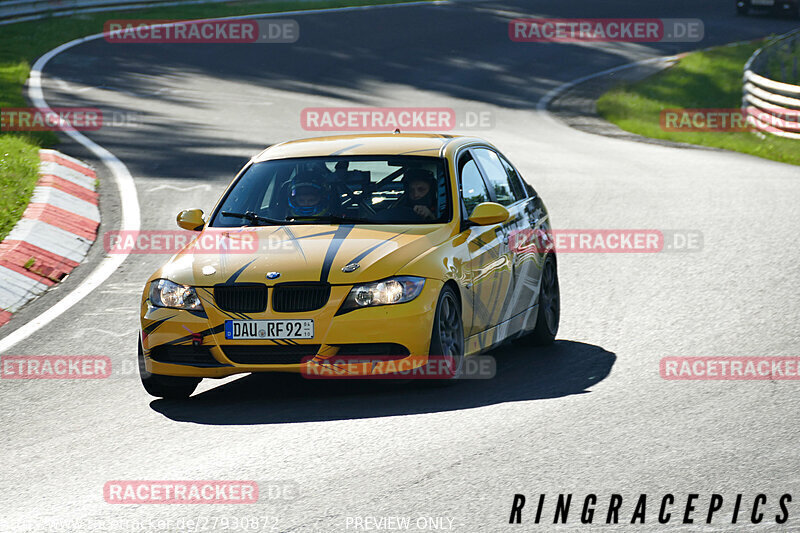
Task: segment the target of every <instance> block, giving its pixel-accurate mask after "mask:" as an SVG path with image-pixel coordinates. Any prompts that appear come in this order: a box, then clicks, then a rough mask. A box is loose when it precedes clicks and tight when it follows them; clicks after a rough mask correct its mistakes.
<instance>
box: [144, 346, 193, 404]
mask: <svg viewBox="0 0 800 533" xmlns="http://www.w3.org/2000/svg"><path fill="white" fill-rule="evenodd" d="M138 358H139V377H140V378H141V380H142V386H143V387H144V390H146V391H147V393H148V394H150V395H151V396H155V397H157V398H166V399H170V400H183V399H186V398H188V397H189V396H191V395H192V393H193V392H194V390H195V389H196V388H197V385H198V384H199V383H200V381H201V379H202V378H186V377H180V376H162V375H161V374H152V373H150V372H148V371H147V368H145V364H144V351H143V350H142V340H141V339H139V357H138Z"/></svg>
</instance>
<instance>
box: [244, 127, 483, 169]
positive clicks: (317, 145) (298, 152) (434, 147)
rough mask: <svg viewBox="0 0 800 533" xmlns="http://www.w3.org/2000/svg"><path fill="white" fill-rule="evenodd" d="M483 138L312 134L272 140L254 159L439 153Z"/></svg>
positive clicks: (388, 134)
mask: <svg viewBox="0 0 800 533" xmlns="http://www.w3.org/2000/svg"><path fill="white" fill-rule="evenodd" d="M476 141H479V142H485V141H481V140H480V139H476V138H474V137H465V136H461V135H447V134H439V133H377V134H369V135H364V134H360V135H337V136H332V137H315V138H311V139H300V140H296V141H287V142H283V143H280V144H275V145H272V146H270V147H269V148H267V149H266V150H264V151H262V152H261V153H259V154H258V155H257V156H255V157H254V158H253V162H259V161H268V160H271V159H288V158H294V157H324V156H337V155H341V156H349V155H415V156H428V157H442V156H443V155H444V149H445V147H447V146H448V145H452V144H458V145H461V144H466V143H471V142H476Z"/></svg>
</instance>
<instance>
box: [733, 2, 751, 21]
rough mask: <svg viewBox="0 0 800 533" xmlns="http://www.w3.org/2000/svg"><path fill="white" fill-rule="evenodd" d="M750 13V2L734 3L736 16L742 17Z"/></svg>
mask: <svg viewBox="0 0 800 533" xmlns="http://www.w3.org/2000/svg"><path fill="white" fill-rule="evenodd" d="M749 11H750V0H738V1H737V2H736V14H737V15H741V16H743V17H746V16H747V13H748V12H749Z"/></svg>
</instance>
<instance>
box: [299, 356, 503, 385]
mask: <svg viewBox="0 0 800 533" xmlns="http://www.w3.org/2000/svg"><path fill="white" fill-rule="evenodd" d="M302 363H305V364H304V365H302V366H301V374H302V375H303V377H305V378H308V379H402V380H405V379H492V378H493V377H494V376H495V374H496V373H497V362H496V361H495V359H494V357H492V356H490V355H473V356H470V357H463V358H455V357H452V356H447V355H408V356H395V355H334V356H331V357H327V358H322V357H318V356H309V357H305V358H303V359H302Z"/></svg>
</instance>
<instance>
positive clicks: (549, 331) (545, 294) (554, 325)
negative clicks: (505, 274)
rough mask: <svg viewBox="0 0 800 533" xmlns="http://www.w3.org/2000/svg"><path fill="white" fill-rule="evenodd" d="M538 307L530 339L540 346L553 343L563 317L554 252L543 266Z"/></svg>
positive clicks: (548, 255) (548, 256)
mask: <svg viewBox="0 0 800 533" xmlns="http://www.w3.org/2000/svg"><path fill="white" fill-rule="evenodd" d="M537 303H538V309H537V311H536V326H535V327H534V328H533V332H532V333H531V334H530V340H531V341H532V342H533V344H536V345H538V346H546V345H548V344H552V343H553V341H554V340H555V338H556V334H557V333H558V323H559V320H560V318H561V291H560V290H559V287H558V269H557V268H556V260H555V257H553V255H552V254H547V259H545V261H544V267H543V268H542V279H541V281H540V283H539V299H538V302H537Z"/></svg>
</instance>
